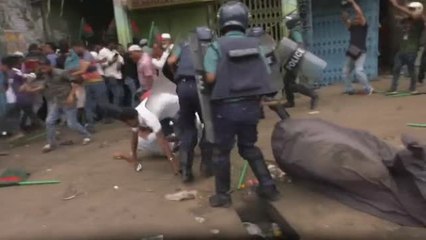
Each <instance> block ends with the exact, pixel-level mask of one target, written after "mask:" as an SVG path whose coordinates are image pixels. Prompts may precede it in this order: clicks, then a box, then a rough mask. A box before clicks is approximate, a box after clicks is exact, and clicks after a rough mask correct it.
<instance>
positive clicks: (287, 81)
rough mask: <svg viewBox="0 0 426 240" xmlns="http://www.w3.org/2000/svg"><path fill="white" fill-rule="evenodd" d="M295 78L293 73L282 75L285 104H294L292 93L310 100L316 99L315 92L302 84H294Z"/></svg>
mask: <svg viewBox="0 0 426 240" xmlns="http://www.w3.org/2000/svg"><path fill="white" fill-rule="evenodd" d="M296 78H297V76H296V75H295V74H294V73H291V72H286V73H285V75H284V91H285V96H286V98H287V102H289V103H291V104H294V93H300V94H302V95H305V96H308V97H310V98H315V97H317V94H316V93H315V91H314V90H313V89H311V88H309V87H307V86H305V85H304V84H298V83H296Z"/></svg>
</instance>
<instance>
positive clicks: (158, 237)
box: [141, 234, 164, 240]
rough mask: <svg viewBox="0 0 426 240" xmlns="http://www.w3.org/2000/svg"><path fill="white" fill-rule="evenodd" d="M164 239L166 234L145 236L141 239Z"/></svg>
mask: <svg viewBox="0 0 426 240" xmlns="http://www.w3.org/2000/svg"><path fill="white" fill-rule="evenodd" d="M163 239H164V235H162V234H161V235H157V236H152V237H144V238H142V239H141V240H163Z"/></svg>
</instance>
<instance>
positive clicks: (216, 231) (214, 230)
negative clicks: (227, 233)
mask: <svg viewBox="0 0 426 240" xmlns="http://www.w3.org/2000/svg"><path fill="white" fill-rule="evenodd" d="M210 233H211V234H215V235H217V234H219V233H220V231H219V229H212V230H210Z"/></svg>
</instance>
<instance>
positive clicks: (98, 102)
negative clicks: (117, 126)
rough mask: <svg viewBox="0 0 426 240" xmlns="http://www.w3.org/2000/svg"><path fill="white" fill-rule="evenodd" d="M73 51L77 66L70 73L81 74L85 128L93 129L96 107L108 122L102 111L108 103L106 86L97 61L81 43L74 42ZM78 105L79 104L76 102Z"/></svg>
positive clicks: (105, 121) (106, 121)
mask: <svg viewBox="0 0 426 240" xmlns="http://www.w3.org/2000/svg"><path fill="white" fill-rule="evenodd" d="M73 51H74V52H75V54H76V55H77V56H78V57H79V60H78V62H79V68H78V70H77V71H74V72H73V73H72V75H73V76H81V79H82V84H83V86H84V90H85V102H84V109H85V117H86V121H87V126H86V127H87V129H88V130H89V131H92V132H93V131H94V130H95V129H94V126H95V117H96V116H97V109H99V110H100V114H101V116H98V118H100V117H103V118H104V123H110V122H111V121H110V119H109V118H108V117H107V116H106V114H105V112H104V111H103V110H104V108H105V106H107V105H108V95H107V88H106V84H105V81H104V79H103V78H102V76H101V75H100V74H99V72H98V68H97V64H98V61H96V60H95V59H93V58H92V56H91V55H90V53H89V52H88V51H87V50H86V48H85V46H84V44H83V43H76V44H74V47H73ZM78 105H80V104H78Z"/></svg>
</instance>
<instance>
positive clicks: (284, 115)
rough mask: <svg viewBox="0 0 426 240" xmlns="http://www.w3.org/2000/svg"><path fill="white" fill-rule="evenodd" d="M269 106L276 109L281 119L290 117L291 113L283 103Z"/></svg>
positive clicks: (273, 109)
mask: <svg viewBox="0 0 426 240" xmlns="http://www.w3.org/2000/svg"><path fill="white" fill-rule="evenodd" d="M269 108H270V109H271V110H272V111H274V112H275V113H276V114H277V115H278V117H280V119H281V120H285V119H288V118H290V114H289V113H288V112H287V110H285V107H284V106H283V105H276V106H270V107H269Z"/></svg>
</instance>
